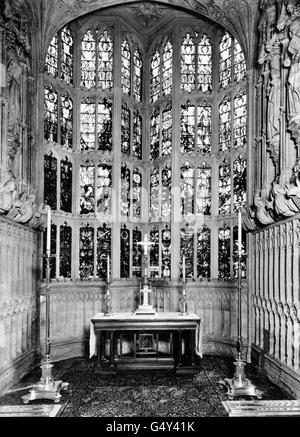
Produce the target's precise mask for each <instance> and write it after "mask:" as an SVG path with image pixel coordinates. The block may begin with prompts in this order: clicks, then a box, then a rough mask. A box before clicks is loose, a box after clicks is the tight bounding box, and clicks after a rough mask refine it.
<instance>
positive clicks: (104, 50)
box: [98, 30, 113, 90]
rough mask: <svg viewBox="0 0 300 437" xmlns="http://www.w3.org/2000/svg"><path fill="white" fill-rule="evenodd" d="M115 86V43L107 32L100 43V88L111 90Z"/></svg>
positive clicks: (100, 39) (100, 38) (101, 37)
mask: <svg viewBox="0 0 300 437" xmlns="http://www.w3.org/2000/svg"><path fill="white" fill-rule="evenodd" d="M112 86H113V42H112V38H111V36H110V34H109V33H108V31H107V30H105V31H104V32H103V34H102V35H100V36H99V42H98V88H101V89H102V90H110V89H111V88H112Z"/></svg>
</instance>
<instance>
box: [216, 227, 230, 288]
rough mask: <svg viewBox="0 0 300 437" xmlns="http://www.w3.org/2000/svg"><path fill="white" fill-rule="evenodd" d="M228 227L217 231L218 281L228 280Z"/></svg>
mask: <svg viewBox="0 0 300 437" xmlns="http://www.w3.org/2000/svg"><path fill="white" fill-rule="evenodd" d="M230 258H231V255H230V227H229V226H227V225H225V224H224V225H223V226H222V228H220V229H219V262H218V265H219V279H230Z"/></svg>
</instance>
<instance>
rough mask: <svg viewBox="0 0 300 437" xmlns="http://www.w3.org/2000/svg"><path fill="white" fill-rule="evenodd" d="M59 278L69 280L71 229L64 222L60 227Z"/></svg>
mask: <svg viewBox="0 0 300 437" xmlns="http://www.w3.org/2000/svg"><path fill="white" fill-rule="evenodd" d="M59 241H60V251H59V252H60V256H59V276H60V277H62V278H71V260H72V228H71V226H69V225H68V224H67V223H66V222H65V223H64V224H63V225H62V226H61V227H60V239H59Z"/></svg>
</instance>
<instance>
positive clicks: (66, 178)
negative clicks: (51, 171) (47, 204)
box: [60, 157, 72, 212]
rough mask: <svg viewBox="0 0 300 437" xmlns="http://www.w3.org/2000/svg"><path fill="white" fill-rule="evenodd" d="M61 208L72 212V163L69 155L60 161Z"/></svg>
mask: <svg viewBox="0 0 300 437" xmlns="http://www.w3.org/2000/svg"><path fill="white" fill-rule="evenodd" d="M60 209H61V211H64V212H72V163H71V162H70V161H69V160H68V158H67V157H66V158H65V159H64V160H63V161H61V163H60Z"/></svg>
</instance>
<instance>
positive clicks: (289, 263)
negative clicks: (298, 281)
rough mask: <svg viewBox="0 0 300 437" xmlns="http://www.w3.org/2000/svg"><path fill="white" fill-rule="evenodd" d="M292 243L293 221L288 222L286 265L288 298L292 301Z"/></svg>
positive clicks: (288, 300)
mask: <svg viewBox="0 0 300 437" xmlns="http://www.w3.org/2000/svg"><path fill="white" fill-rule="evenodd" d="M292 244H293V222H291V221H290V222H288V223H287V224H286V252H285V265H286V300H287V302H292V278H293V270H292Z"/></svg>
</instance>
